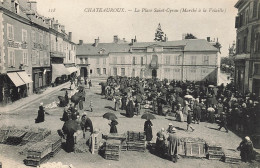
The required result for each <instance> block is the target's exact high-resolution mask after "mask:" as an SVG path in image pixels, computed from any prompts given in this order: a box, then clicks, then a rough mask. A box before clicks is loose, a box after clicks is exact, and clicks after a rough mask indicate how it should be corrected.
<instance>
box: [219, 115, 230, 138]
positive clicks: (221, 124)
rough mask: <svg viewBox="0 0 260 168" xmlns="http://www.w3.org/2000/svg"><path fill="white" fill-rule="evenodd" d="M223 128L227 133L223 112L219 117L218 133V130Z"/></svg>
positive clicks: (225, 118)
mask: <svg viewBox="0 0 260 168" xmlns="http://www.w3.org/2000/svg"><path fill="white" fill-rule="evenodd" d="M222 127H224V128H225V129H226V132H227V133H228V129H227V117H226V115H225V113H224V112H222V113H221V116H220V127H219V129H218V130H219V131H220V129H221V128H222Z"/></svg>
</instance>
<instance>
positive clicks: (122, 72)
mask: <svg viewBox="0 0 260 168" xmlns="http://www.w3.org/2000/svg"><path fill="white" fill-rule="evenodd" d="M121 76H125V68H121Z"/></svg>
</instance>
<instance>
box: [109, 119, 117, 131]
mask: <svg viewBox="0 0 260 168" xmlns="http://www.w3.org/2000/svg"><path fill="white" fill-rule="evenodd" d="M116 125H117V122H116V121H112V122H111V124H110V133H117V128H116Z"/></svg>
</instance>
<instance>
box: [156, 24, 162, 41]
mask: <svg viewBox="0 0 260 168" xmlns="http://www.w3.org/2000/svg"><path fill="white" fill-rule="evenodd" d="M154 41H164V32H163V31H162V29H161V24H160V23H159V25H158V27H157V29H156V33H155V38H154Z"/></svg>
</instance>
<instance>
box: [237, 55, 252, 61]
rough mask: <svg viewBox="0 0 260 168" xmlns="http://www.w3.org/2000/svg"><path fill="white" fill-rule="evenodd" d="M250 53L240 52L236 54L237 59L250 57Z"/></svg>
mask: <svg viewBox="0 0 260 168" xmlns="http://www.w3.org/2000/svg"><path fill="white" fill-rule="evenodd" d="M249 57H250V55H249V54H238V55H236V56H235V60H244V59H246V58H249Z"/></svg>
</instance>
